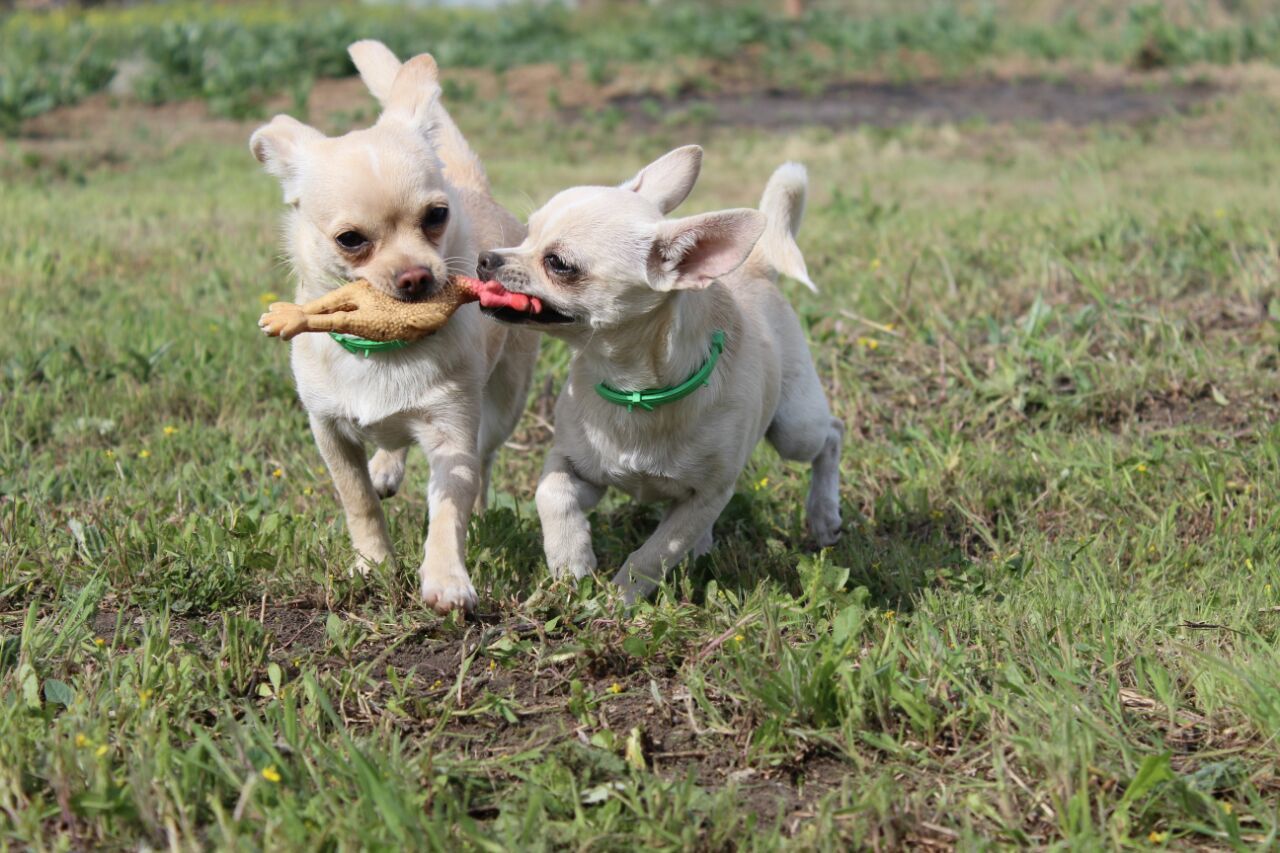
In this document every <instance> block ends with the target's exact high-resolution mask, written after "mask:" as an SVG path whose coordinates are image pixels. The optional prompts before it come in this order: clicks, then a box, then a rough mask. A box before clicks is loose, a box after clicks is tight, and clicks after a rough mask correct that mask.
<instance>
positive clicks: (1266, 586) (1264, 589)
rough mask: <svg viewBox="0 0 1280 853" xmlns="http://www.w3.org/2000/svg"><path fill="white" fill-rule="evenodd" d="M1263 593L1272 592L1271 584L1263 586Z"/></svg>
mask: <svg viewBox="0 0 1280 853" xmlns="http://www.w3.org/2000/svg"><path fill="white" fill-rule="evenodd" d="M1262 591H1263V592H1271V584H1263V586H1262Z"/></svg>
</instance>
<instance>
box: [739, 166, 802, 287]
mask: <svg viewBox="0 0 1280 853" xmlns="http://www.w3.org/2000/svg"><path fill="white" fill-rule="evenodd" d="M808 189H809V176H808V173H807V172H805V169H804V166H801V165H800V164H799V163H783V164H782V165H781V166H779V167H778V168H777V169H775V170H774V173H773V176H772V177H770V178H769V183H768V184H766V185H765V188H764V194H763V195H762V196H761V197H760V212H761V213H763V214H764V216H765V226H764V233H763V234H762V235H761V236H760V241H759V242H758V243H756V247H755V249H753V250H752V252H751V258H750V260H749V261H748V263H753V262H754V263H755V264H757V265H760V266H764V267H766V268H768V269H770V270H772V271H774V272H775V273H781V274H782V275H785V276H790V277H791V278H794V279H795V280H796V281H799V282H801V283H802V284H804V285H805V286H806V287H808V288H809V289H810V290H812V291H813V292H814V293H817V292H818V286H817V285H815V284H814V283H813V281H812V280H811V279H810V278H809V270H808V268H807V267H806V266H805V263H804V255H803V254H801V253H800V247H799V246H797V245H796V233H797V232H798V231H799V230H800V220H802V219H803V218H804V199H805V194H806V193H807V191H808Z"/></svg>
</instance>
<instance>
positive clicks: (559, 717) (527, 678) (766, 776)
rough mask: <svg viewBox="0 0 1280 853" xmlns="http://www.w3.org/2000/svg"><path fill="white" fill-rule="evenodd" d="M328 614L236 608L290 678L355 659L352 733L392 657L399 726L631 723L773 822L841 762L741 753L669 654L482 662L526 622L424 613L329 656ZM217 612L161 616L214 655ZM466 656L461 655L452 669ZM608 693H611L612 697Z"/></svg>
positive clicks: (564, 727) (487, 813)
mask: <svg viewBox="0 0 1280 853" xmlns="http://www.w3.org/2000/svg"><path fill="white" fill-rule="evenodd" d="M329 614H330V611H328V610H326V609H324V608H320V607H315V606H313V605H311V604H308V603H304V602H301V601H299V602H291V603H289V604H285V605H272V606H268V607H266V608H264V609H262V610H259V608H258V607H252V606H251V607H248V608H246V609H245V610H243V611H241V613H240V615H241V616H242V617H246V618H250V619H252V620H253V621H259V620H260V621H261V624H262V626H263V628H264V629H265V632H266V643H267V661H269V662H274V663H277V664H279V666H280V667H281V669H282V670H283V671H284V672H285V673H286V678H291V677H293V676H295V675H296V673H297V672H298V669H299V665H300V664H301V663H302V662H303V661H305V662H306V666H308V667H316V668H318V669H319V670H321V671H329V672H338V671H341V670H351V669H353V668H356V667H368V669H369V676H370V679H369V680H368V681H364V682H363V687H362V690H361V691H360V692H361V696H360V699H359V700H357V699H355V698H351V699H350V701H346V702H341V701H340V702H339V703H338V705H337V708H336V709H337V710H338V712H339V713H340V714H341V715H342V716H343V718H344V719H345V721H346V723H347V724H348V725H349V726H351V727H353V728H354V729H356V730H360V729H363V728H372V727H374V726H375V725H378V724H379V721H378V720H377V719H376V718H375V716H371V714H372V713H373V712H371V710H370V709H371V708H377V707H380V706H382V704H383V700H384V699H385V698H386V696H389V695H390V694H391V693H392V690H391V688H390V686H389V683H388V681H387V680H386V679H385V678H384V676H385V674H386V671H387V668H388V667H394V668H395V670H396V672H397V673H398V674H399V681H400V682H401V683H405V684H408V685H409V690H408V694H407V695H408V696H409V697H410V698H411V699H418V700H424V701H422V702H421V704H419V703H417V702H412V701H411V702H408V703H405V705H404V706H403V707H404V708H405V710H406V712H407V714H408V718H407V719H405V718H400V719H399V720H398V721H397V727H398V728H399V729H400V730H401V731H402V732H403V733H405V734H418V735H424V736H425V735H427V734H428V733H432V732H434V731H435V727H436V723H437V717H436V714H437V712H438V711H439V710H440V708H441V707H442V706H444V705H452V706H453V707H454V709H455V711H454V716H453V717H452V718H451V719H450V721H449V725H448V727H447V729H446V730H444V731H443V732H436V736H437V737H439V738H440V739H441V748H442V749H444V750H446V751H448V750H454V751H456V753H457V754H458V755H459V756H466V757H467V758H469V759H473V760H474V759H489V758H499V757H502V756H504V755H511V754H515V753H527V752H528V751H530V750H537V749H548V750H552V749H556V748H557V747H562V746H564V745H565V744H568V743H572V742H577V743H580V744H589V743H590V738H591V735H593V734H597V733H598V732H600V731H603V730H608V731H611V732H613V733H614V736H615V741H616V743H617V744H618V750H619V751H620V750H621V746H622V744H623V743H624V742H625V740H626V739H627V737H628V736H629V734H630V732H631V731H632V730H633V729H639V730H640V731H641V733H642V736H641V742H642V744H643V754H644V759H645V763H646V766H647V767H648V769H650V770H652V771H653V772H654V773H655V774H657V775H658V776H660V777H661V778H663V779H667V780H671V781H678V780H683V779H686V778H688V777H689V776H690V775H692V776H693V778H694V779H695V780H696V781H697V783H698V784H699V785H700V786H702V787H704V788H706V789H708V790H716V789H720V788H724V787H726V786H729V785H732V786H734V787H735V790H736V791H737V792H738V796H740V797H741V799H742V801H743V802H744V804H749V806H750V808H751V809H752V811H754V812H755V813H756V814H757V815H759V817H760V819H761V820H763V821H766V822H772V821H774V820H775V819H782V820H783V821H784V822H785V824H786V825H788V826H791V827H792V828H793V829H794V828H795V827H796V826H798V825H799V823H800V822H801V821H802V820H803V819H805V818H807V817H811V816H812V815H813V814H814V809H815V807H816V806H817V804H818V803H819V801H820V800H821V799H822V797H824V796H825V795H827V794H829V793H831V792H832V791H834V790H838V789H839V787H840V784H841V781H842V780H843V778H844V777H845V775H846V774H847V772H848V768H847V766H846V765H845V763H844V762H843V760H841V759H839V758H837V757H836V756H834V755H832V754H831V753H829V752H827V751H825V750H824V749H822V748H813V749H810V750H808V751H805V752H802V753H800V754H797V755H794V756H788V757H786V758H784V760H782V761H780V762H779V761H777V760H776V758H775V759H774V760H773V761H770V762H768V763H754V764H753V762H752V761H750V759H749V757H748V744H747V742H746V741H745V740H743V738H742V737H741V736H740V734H739V732H741V731H749V730H750V727H749V726H741V727H735V730H734V731H725V730H709V729H707V728H704V727H703V725H704V722H705V721H701V717H702V714H701V713H699V712H698V711H697V710H696V707H695V706H694V704H693V702H692V698H691V697H690V694H689V692H688V689H687V688H686V687H685V686H684V680H685V679H684V673H683V672H682V666H681V665H679V664H677V663H674V662H655V661H649V662H647V663H646V662H641V661H639V660H637V659H635V658H632V657H630V656H628V655H626V654H625V653H623V652H622V651H621V650H620V649H618V650H617V653H616V654H608V655H603V656H599V657H594V658H591V659H590V660H589V661H587V662H586V664H585V666H584V662H583V660H582V659H580V658H579V659H571V660H566V661H563V662H559V663H538V662H536V661H534V660H532V659H530V658H529V657H528V656H518V657H516V658H513V659H511V660H508V661H506V662H504V663H503V664H501V665H494V666H489V665H488V663H487V662H488V661H489V660H490V658H489V657H488V656H486V655H485V654H484V651H483V648H484V647H487V646H488V644H489V643H491V642H493V641H494V640H497V639H498V638H500V637H502V636H505V635H508V634H531V633H532V632H533V630H534V629H533V628H531V627H530V623H528V622H527V621H525V620H516V621H512V622H507V623H501V622H499V623H495V624H487V625H486V624H478V623H475V622H472V623H469V625H468V626H467V627H466V628H464V629H463V630H462V632H461V636H458V632H456V631H454V632H452V633H451V632H448V631H444V632H442V631H441V630H440V625H439V623H430V624H428V623H424V624H423V625H422V626H420V627H419V628H416V629H409V630H407V631H406V632H403V633H399V634H397V635H392V636H373V637H366V639H364V640H363V641H362V642H361V643H360V644H359V645H358V646H357V647H356V648H355V649H354V650H352V651H351V652H350V653H349V654H348V655H347V656H340V655H338V654H337V653H336V650H335V649H334V648H333V647H332V645H331V643H330V640H329V638H328V635H327V632H326V629H325V623H326V620H327V619H328V617H329ZM339 616H341V617H342V618H343V620H344V622H348V621H361V620H360V617H359V616H358V615H355V614H352V613H344V612H339ZM222 618H223V616H222V614H220V613H214V614H207V615H201V616H189V617H184V616H178V615H173V616H171V620H170V638H171V640H172V642H173V643H174V644H180V645H183V646H185V647H187V648H188V649H190V650H191V651H192V652H194V653H197V654H203V655H205V656H207V657H209V658H210V659H212V658H215V657H216V656H217V655H218V649H219V646H220V633H221V625H222ZM117 622H119V623H120V624H121V625H122V626H123V627H124V629H125V631H124V635H123V637H119V636H116V634H115V628H116V625H117ZM142 622H143V617H142V614H141V612H140V611H136V610H133V609H130V610H126V611H124V612H123V615H121V612H120V611H117V610H112V609H111V607H110V605H107V606H104V607H103V608H102V609H101V610H99V611H98V612H97V613H96V614H95V615H94V616H93V617H92V618H91V620H90V627H91V628H92V630H93V631H94V633H95V634H96V635H98V636H101V637H104V638H107V639H108V640H109V641H112V642H121V641H122V640H123V644H124V645H126V646H127V645H130V644H132V643H134V642H136V641H137V639H138V635H137V626H139V625H141V624H142ZM593 630H594V629H593ZM618 631H620V628H619V626H617V625H616V624H613V623H607V624H604V623H602V624H601V625H600V626H599V632H601V633H606V634H609V633H611V632H612V633H617V632H618ZM618 636H619V637H620V636H621V634H620V633H619V634H618ZM113 637H115V639H114V640H112V638H113ZM564 639H565V642H569V641H570V638H568V637H566V638H564ZM478 649H479V650H480V653H479V654H476V652H477V650H478ZM541 651H542V654H543V656H544V657H545V656H549V655H554V654H555V653H556V651H557V638H556V637H554V636H552V637H548V639H547V640H546V642H545V643H543V644H542V646H541ZM468 658H472V662H471V664H470V666H469V668H468V669H467V671H466V673H465V675H463V676H462V677H461V679H460V678H459V675H460V673H461V671H462V666H463V663H464V661H466V660H467V659H468ZM260 669H261V671H260V672H259V673H258V678H257V679H256V680H255V681H254V682H253V683H252V684H251V685H249V686H248V688H247V690H246V695H249V696H252V695H255V692H256V689H257V685H258V683H260V682H263V681H265V680H266V677H265V673H266V666H265V664H264V665H263V666H262V667H261V668H260ZM575 679H576V680H579V681H581V682H582V683H583V685H584V686H585V688H586V691H587V692H588V693H589V694H590V695H594V696H596V697H601V698H602V700H601V702H600V704H599V705H598V706H597V707H596V708H594V710H593V711H592V715H593V719H592V723H593V725H592V726H590V727H584V726H583V724H582V722H581V721H580V720H579V719H578V718H577V717H576V716H575V715H574V714H573V713H572V712H571V710H570V700H571V698H572V696H571V688H570V683H571V681H572V680H575ZM459 681H461V684H460V685H459ZM615 685H616V687H615ZM614 690H620V692H618V693H616V694H615V693H614ZM384 694H385V695H384ZM455 695H459V696H460V698H456V699H455V698H454V696H455ZM494 695H496V696H499V697H502V699H504V700H507V701H508V702H510V703H512V704H511V707H512V708H514V709H515V711H516V715H517V721H516V722H515V723H511V722H507V721H506V720H504V719H502V717H500V716H499V715H497V714H494V713H486V712H483V711H479V712H476V713H469V712H471V711H472V709H473V708H475V709H477V710H478V709H479V708H480V707H482V706H483V704H484V703H485V702H487V701H489V697H491V696H494ZM711 698H712V701H714V702H715V703H716V704H717V706H718V708H719V713H720V714H721V716H722V717H723V718H724V719H728V720H732V719H734V718H736V717H740V716H741V714H742V713H744V712H745V709H743V708H740V707H738V706H737V704H736V703H735V702H734V701H733V700H732V699H730V698H728V697H715V696H713V697H711ZM383 722H385V721H383ZM494 772H499V771H496V770H495V771H494ZM496 814H497V808H496V804H485V803H484V801H483V800H481V801H480V802H479V804H478V808H477V810H476V813H475V814H474V816H475V817H476V818H477V819H486V818H492V817H494V816H495V815H496Z"/></svg>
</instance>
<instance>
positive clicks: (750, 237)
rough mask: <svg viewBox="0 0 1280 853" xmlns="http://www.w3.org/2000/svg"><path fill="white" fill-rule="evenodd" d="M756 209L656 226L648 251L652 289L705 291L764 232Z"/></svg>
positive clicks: (748, 251)
mask: <svg viewBox="0 0 1280 853" xmlns="http://www.w3.org/2000/svg"><path fill="white" fill-rule="evenodd" d="M764 225H765V218H764V214H762V213H761V212H760V211H758V210H750V209H748V208H741V209H738V210H719V211H716V212H714V213H703V214H700V215H698V216H688V217H685V218H684V219H674V220H672V221H670V222H663V223H662V224H660V225H659V226H658V234H657V236H656V237H655V238H654V241H653V249H652V250H651V255H650V266H651V270H652V272H651V273H650V276H649V279H650V284H651V285H652V287H653V289H654V290H702V289H703V288H705V287H707V286H708V285H710V284H711V283H712V282H713V281H715V280H716V279H718V278H721V277H722V276H726V275H728V274H729V273H731V272H733V271H734V270H736V269H737V268H738V267H740V266H742V263H743V262H744V261H745V260H746V259H747V256H748V255H750V254H751V250H752V249H753V248H755V245H756V241H757V240H759V239H760V235H761V234H762V233H763V232H764Z"/></svg>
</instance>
